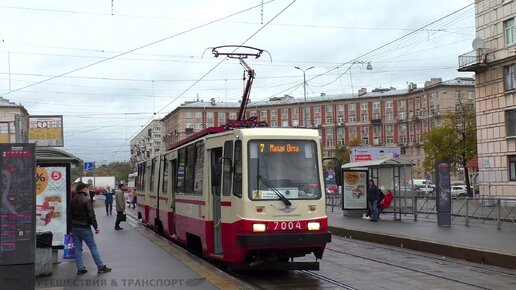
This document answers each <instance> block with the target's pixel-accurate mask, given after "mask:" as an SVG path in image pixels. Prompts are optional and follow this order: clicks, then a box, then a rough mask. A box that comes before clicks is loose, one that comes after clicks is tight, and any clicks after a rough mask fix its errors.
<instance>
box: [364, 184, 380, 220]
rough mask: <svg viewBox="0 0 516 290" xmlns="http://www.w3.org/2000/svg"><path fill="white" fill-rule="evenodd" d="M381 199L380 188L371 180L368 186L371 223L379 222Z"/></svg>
mask: <svg viewBox="0 0 516 290" xmlns="http://www.w3.org/2000/svg"><path fill="white" fill-rule="evenodd" d="M379 199H380V191H379V189H378V186H376V185H375V184H374V180H372V179H370V180H369V185H368V186H367V205H368V207H369V209H370V210H371V217H370V219H369V220H370V221H372V222H375V221H377V220H378V218H379V216H380V213H379V211H378V201H379Z"/></svg>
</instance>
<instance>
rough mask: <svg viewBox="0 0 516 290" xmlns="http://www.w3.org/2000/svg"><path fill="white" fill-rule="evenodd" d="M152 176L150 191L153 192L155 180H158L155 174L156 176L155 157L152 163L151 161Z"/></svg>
mask: <svg viewBox="0 0 516 290" xmlns="http://www.w3.org/2000/svg"><path fill="white" fill-rule="evenodd" d="M150 174H151V176H150V189H149V190H150V191H151V192H153V191H154V181H155V180H156V178H155V176H156V159H153V160H152V163H151V173H150Z"/></svg>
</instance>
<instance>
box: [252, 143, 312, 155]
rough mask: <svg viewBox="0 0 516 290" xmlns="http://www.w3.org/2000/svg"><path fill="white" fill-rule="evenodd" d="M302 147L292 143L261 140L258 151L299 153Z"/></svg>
mask: <svg viewBox="0 0 516 290" xmlns="http://www.w3.org/2000/svg"><path fill="white" fill-rule="evenodd" d="M300 152H302V147H301V146H299V145H296V144H293V143H283V142H282V143H278V142H263V143H260V153H300Z"/></svg>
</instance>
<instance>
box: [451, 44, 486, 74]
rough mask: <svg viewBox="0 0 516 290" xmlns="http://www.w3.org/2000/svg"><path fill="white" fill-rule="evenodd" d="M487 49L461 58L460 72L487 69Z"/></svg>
mask: <svg viewBox="0 0 516 290" xmlns="http://www.w3.org/2000/svg"><path fill="white" fill-rule="evenodd" d="M486 56H487V49H486V48H479V49H475V50H472V51H470V52H467V53H465V54H463V55H460V56H459V69H458V71H462V72H464V71H473V72H475V71H482V70H484V69H486V68H487V63H486Z"/></svg>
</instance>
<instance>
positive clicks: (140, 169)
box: [137, 163, 145, 191]
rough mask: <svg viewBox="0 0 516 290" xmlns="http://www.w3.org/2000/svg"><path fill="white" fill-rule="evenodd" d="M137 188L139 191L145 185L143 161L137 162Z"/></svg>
mask: <svg viewBox="0 0 516 290" xmlns="http://www.w3.org/2000/svg"><path fill="white" fill-rule="evenodd" d="M137 180H138V182H137V189H138V190H140V191H143V190H144V187H143V186H144V185H145V163H143V164H138V178H137Z"/></svg>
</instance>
